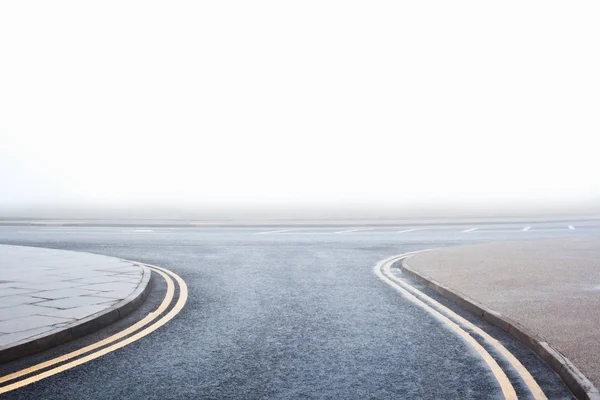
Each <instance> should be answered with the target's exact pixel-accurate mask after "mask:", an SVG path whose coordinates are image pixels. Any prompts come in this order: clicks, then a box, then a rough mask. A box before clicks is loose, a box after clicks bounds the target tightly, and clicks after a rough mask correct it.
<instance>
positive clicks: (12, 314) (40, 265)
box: [0, 245, 148, 362]
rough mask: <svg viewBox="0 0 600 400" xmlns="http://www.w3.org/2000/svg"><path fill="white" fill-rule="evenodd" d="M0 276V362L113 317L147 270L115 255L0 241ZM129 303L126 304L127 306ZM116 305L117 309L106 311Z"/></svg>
mask: <svg viewBox="0 0 600 400" xmlns="http://www.w3.org/2000/svg"><path fill="white" fill-rule="evenodd" d="M146 273H147V272H146ZM0 276H1V277H2V279H1V280H0V356H1V357H0V362H3V361H6V360H11V359H14V358H16V357H20V356H22V355H23V354H26V353H27V352H29V353H32V352H35V351H40V349H42V348H48V347H51V346H52V345H55V344H58V343H62V342H64V341H67V340H71V339H72V338H73V337H78V335H79V336H81V335H85V334H87V333H89V332H92V331H94V330H96V329H99V328H101V327H103V326H105V325H106V324H109V323H111V322H113V321H115V320H116V319H118V318H119V317H120V315H121V310H124V309H125V308H123V307H121V305H122V301H123V300H124V299H126V298H128V297H129V296H130V295H131V294H132V293H134V292H135V290H136V289H137V287H138V286H139V284H140V283H141V282H142V280H143V279H144V277H145V276H148V275H145V274H144V268H142V267H141V266H138V265H137V264H136V263H132V262H129V261H125V260H120V259H117V258H112V257H106V256H101V255H96V254H90V253H78V252H70V251H63V250H53V249H42V248H35V247H23V246H10V245H0ZM134 303H135V302H131V303H128V304H127V306H128V307H130V308H131V307H132V305H133V304H134ZM135 304H137V303H135ZM116 305H119V307H120V308H119V309H118V310H117V309H114V310H112V311H109V310H110V309H111V308H114V306H116ZM133 308H135V306H133ZM124 312H125V313H127V311H124ZM90 316H93V318H91V319H90V318H89V317H90ZM84 321H85V322H84ZM48 335H50V336H48ZM27 338H31V343H27ZM46 339H47V340H46ZM17 343H18V346H17V347H14V345H17ZM11 344H13V346H11ZM40 344H41V347H40ZM24 346H25V347H24ZM27 346H30V347H27ZM44 346H45V347H44ZM24 349H29V350H24ZM24 351H25V352H24ZM27 354H28V353H27ZM2 360H3V361H2Z"/></svg>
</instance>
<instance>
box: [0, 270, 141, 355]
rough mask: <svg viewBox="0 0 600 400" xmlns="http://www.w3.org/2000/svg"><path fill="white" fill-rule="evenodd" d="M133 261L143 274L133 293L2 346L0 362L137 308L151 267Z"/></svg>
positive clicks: (74, 335)
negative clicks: (72, 321)
mask: <svg viewBox="0 0 600 400" xmlns="http://www.w3.org/2000/svg"><path fill="white" fill-rule="evenodd" d="M129 262H131V261H129ZM133 264H134V265H136V266H138V267H140V268H142V270H143V275H142V280H141V282H140V283H139V285H138V286H137V288H136V289H135V290H134V291H133V293H131V294H130V295H129V296H127V298H125V299H123V300H122V301H120V302H119V303H117V304H115V305H113V306H112V307H110V308H107V309H106V310H103V311H100V312H99V313H96V314H93V315H90V316H88V317H87V318H84V319H82V320H80V321H78V322H77V323H76V324H74V325H71V326H68V327H65V328H62V329H57V330H54V331H51V332H44V333H42V334H40V335H38V336H33V337H31V338H27V339H25V340H23V341H21V342H18V343H17V344H14V345H11V347H8V348H5V349H2V348H0V364H2V363H6V362H9V361H12V360H15V359H17V358H21V357H24V356H28V355H31V354H34V353H39V352H41V351H44V350H48V349H50V348H52V347H55V346H58V345H60V344H63V343H66V342H68V341H71V340H74V339H77V338H80V337H82V336H85V335H87V334H90V333H92V332H95V331H98V330H100V329H102V328H104V327H106V326H108V325H110V324H112V323H113V322H115V321H117V320H119V319H121V318H123V317H125V316H127V315H128V314H130V313H131V312H132V311H134V310H135V309H136V308H138V307H139V306H140V305H141V304H142V303H143V302H144V300H146V298H147V297H148V294H149V293H150V290H151V288H152V271H150V269H149V268H147V267H144V266H142V265H140V264H138V263H133Z"/></svg>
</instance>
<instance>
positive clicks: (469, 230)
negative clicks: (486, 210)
mask: <svg viewBox="0 0 600 400" xmlns="http://www.w3.org/2000/svg"><path fill="white" fill-rule="evenodd" d="M477 229H479V228H471V229H465V230H464V231H463V232H464V233H467V232H473V231H476V230H477Z"/></svg>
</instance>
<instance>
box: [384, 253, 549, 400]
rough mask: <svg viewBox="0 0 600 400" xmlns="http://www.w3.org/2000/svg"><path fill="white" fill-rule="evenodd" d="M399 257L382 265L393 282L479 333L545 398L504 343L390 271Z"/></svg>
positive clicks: (535, 394)
mask: <svg viewBox="0 0 600 400" xmlns="http://www.w3.org/2000/svg"><path fill="white" fill-rule="evenodd" d="M400 258H403V256H397V257H394V258H393V259H392V260H390V261H388V262H387V263H385V264H384V266H383V269H384V272H385V273H386V274H387V275H389V278H391V279H392V280H393V281H394V282H396V283H398V284H400V285H402V286H403V287H404V288H406V289H408V290H409V291H411V292H413V293H416V294H417V296H418V297H420V298H422V299H424V300H426V301H427V302H428V303H430V304H431V305H433V306H434V307H436V308H437V309H438V310H441V311H442V312H443V313H444V314H446V315H448V316H449V317H450V318H451V319H453V320H454V321H457V322H458V323H460V324H462V325H463V326H467V327H468V328H469V329H471V330H473V331H474V332H476V333H477V334H478V335H480V336H481V337H482V338H483V339H484V340H485V341H486V342H487V343H489V344H490V345H491V346H492V347H493V348H494V349H496V351H498V352H499V353H500V354H501V355H502V356H503V357H504V359H505V360H506V361H508V363H509V364H510V365H511V366H512V367H513V368H514V369H515V370H516V371H517V373H518V374H519V375H520V376H521V379H522V380H523V382H525V384H526V385H527V387H528V389H529V391H530V392H531V394H532V396H533V398H534V399H536V400H546V399H547V397H546V395H545V394H544V391H543V390H542V388H541V387H540V386H539V385H538V383H537V382H536V380H535V378H534V377H533V376H531V373H530V372H529V371H528V370H527V368H525V367H524V366H523V364H521V362H520V361H519V360H518V359H517V358H516V357H515V356H514V355H513V354H512V353H511V352H510V351H508V349H507V348H506V347H504V345H503V344H502V343H500V342H499V341H498V340H497V339H495V338H493V337H492V336H490V335H489V334H488V333H487V332H485V331H484V330H483V329H481V328H479V327H478V326H477V325H475V324H473V323H471V322H470V321H468V320H466V319H465V318H463V317H461V316H460V315H458V314H456V313H455V312H454V311H452V310H450V309H449V308H448V307H446V306H444V305H443V304H441V303H439V302H438V301H436V300H434V299H432V298H431V297H429V296H427V295H426V294H425V293H423V292H421V291H419V290H418V289H416V288H414V287H413V286H411V285H409V284H408V283H406V282H404V281H403V280H401V279H400V278H398V277H396V276H395V275H394V274H393V273H392V271H391V266H392V263H394V262H395V261H396V260H398V259H400Z"/></svg>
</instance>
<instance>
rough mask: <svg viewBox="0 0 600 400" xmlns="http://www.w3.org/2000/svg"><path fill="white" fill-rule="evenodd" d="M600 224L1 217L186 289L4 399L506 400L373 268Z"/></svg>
mask: <svg viewBox="0 0 600 400" xmlns="http://www.w3.org/2000/svg"><path fill="white" fill-rule="evenodd" d="M598 235H600V221H570V222H544V223H542V222H532V223H510V224H493V225H477V224H471V225H439V226H432V225H428V226H404V227H403V226H397V227H389V226H388V227H344V228H335V227H322V228H317V227H305V228H298V227H280V228H260V227H252V228H192V227H190V228H168V227H148V228H144V227H104V228H103V227H85V226H83V227H48V226H44V227H36V226H0V243H4V244H18V245H28V246H41V247H49V248H57V249H67V250H77V251H86V252H91V253H98V254H106V255H109V256H116V257H122V258H127V259H130V260H136V261H141V262H145V263H149V264H153V265H158V266H161V267H164V268H167V269H168V270H170V271H173V272H175V273H176V274H178V275H179V276H180V277H181V278H183V280H184V281H185V283H186V284H187V287H188V290H189V297H188V301H187V304H186V305H185V307H184V308H183V309H182V310H181V312H180V313H179V314H177V315H176V316H175V318H173V319H172V320H170V321H169V322H167V323H166V324H165V325H164V326H162V327H160V328H159V329H157V330H156V331H154V332H152V333H151V334H149V335H148V336H145V337H143V338H141V339H140V340H137V341H135V342H133V343H131V344H129V345H128V346H126V347H123V348H120V349H118V350H115V351H113V352H109V353H108V354H106V355H104V356H102V357H100V358H98V359H95V360H92V361H90V362H87V363H83V364H82V365H79V366H77V367H75V368H72V369H68V370H66V371H64V372H61V373H59V374H56V375H53V376H50V377H48V378H46V379H43V380H40V381H38V382H35V383H32V384H30V385H28V386H24V387H22V388H20V389H17V390H14V391H11V392H8V393H5V394H3V395H0V397H2V398H6V399H197V398H198V399H199V398H202V399H205V398H206V399H209V398H215V399H217V398H218V399H223V398H237V399H255V398H343V399H354V398H356V399H365V398H377V399H383V398H436V399H454V398H460V399H469V398H471V399H485V398H493V399H496V398H503V391H502V390H501V386H500V385H499V383H498V380H497V379H496V377H495V375H494V374H493V373H492V370H491V369H490V367H489V365H487V364H486V363H485V362H484V360H483V359H482V357H481V356H480V354H478V353H477V352H476V351H475V350H474V348H473V346H471V345H469V343H467V342H466V341H465V340H464V339H463V338H461V336H460V335H457V334H456V332H454V331H453V330H452V329H449V328H448V326H447V325H445V324H444V323H442V322H441V321H440V319H439V318H436V317H434V316H433V315H432V314H431V312H428V311H427V310H426V309H424V308H423V307H420V306H418V305H417V304H415V303H414V302H413V301H409V299H408V298H407V297H404V296H402V295H401V294H400V293H399V292H398V291H397V290H394V289H393V288H392V287H390V286H389V285H386V283H385V282H383V281H382V280H381V279H379V278H378V277H377V275H376V274H375V273H374V267H375V265H376V264H377V263H378V262H379V261H381V260H382V259H384V258H386V257H389V256H393V255H396V254H401V253H406V252H410V251H415V250H421V249H428V248H436V247H442V246H450V245H458V244H469V243H481V242H488V241H498V240H531V239H542V238H557V237H590V236H598ZM396 272H397V273H398V274H400V272H398V271H396ZM155 278H156V277H155ZM407 282H408V283H410V284H411V285H413V286H414V287H415V288H417V289H420V290H422V291H423V292H424V293H426V294H429V295H430V296H432V297H434V298H436V299H437V300H438V301H440V302H441V303H443V304H446V305H448V306H449V307H450V308H451V309H453V310H455V311H456V312H457V313H458V314H460V315H462V316H463V317H465V318H467V319H468V320H470V321H472V322H474V323H475V324H476V325H477V326H479V327H481V328H483V329H484V330H485V331H486V332H488V333H489V334H490V335H492V336H493V337H494V338H496V339H498V340H499V341H500V342H501V343H502V344H503V345H504V346H505V347H506V349H508V350H509V351H510V352H511V353H512V354H514V356H515V357H516V358H517V359H518V360H519V361H520V362H521V363H522V365H523V366H524V367H525V368H526V369H527V370H528V371H529V372H530V373H531V375H532V376H533V378H534V379H535V380H536V381H537V383H538V384H539V386H540V387H541V388H542V390H543V391H544V393H545V395H546V396H547V397H548V398H571V397H570V396H571V395H570V393H569V391H568V390H567V389H566V387H565V386H564V384H563V383H562V381H561V380H560V378H559V377H558V376H557V375H556V374H554V372H552V371H551V369H550V368H549V367H548V366H546V365H545V364H544V363H543V362H542V361H541V360H540V359H539V358H538V357H537V356H535V355H534V354H533V353H532V352H530V351H529V350H528V349H526V348H525V347H524V346H522V345H521V344H519V343H517V342H515V341H514V340H512V339H511V338H510V337H507V335H505V334H504V333H503V332H501V331H499V330H498V329H496V328H494V327H492V326H490V325H489V324H487V323H485V322H484V321H481V320H479V319H478V318H476V317H474V316H472V315H470V314H468V313H465V312H462V311H461V310H459V309H457V308H456V307H455V306H453V305H452V303H448V302H447V301H445V300H444V299H440V298H438V297H436V296H435V294H433V293H430V292H429V291H427V289H425V288H422V287H421V286H419V285H418V284H417V283H415V282H411V281H409V280H407ZM178 290H181V289H178ZM165 293H166V284H165V282H164V281H163V280H161V279H154V287H153V289H152V292H151V295H150V296H149V298H148V300H147V301H146V302H145V303H144V304H143V306H142V307H141V308H140V309H138V310H137V311H136V312H135V313H134V314H132V315H130V316H129V317H127V318H125V319H123V320H121V321H119V322H118V323H116V324H114V325H111V326H110V327H108V328H106V329H103V330H101V331H99V332H98V333H96V334H93V335H89V336H87V337H85V338H82V339H80V340H77V341H73V342H70V343H68V344H66V345H62V346H59V347H57V348H55V349H53V350H50V351H48V352H45V353H42V354H39V355H36V356H34V357H28V358H25V359H21V360H18V361H15V362H12V363H9V364H5V365H1V366H0V376H3V375H6V374H8V373H11V372H14V371H19V370H22V369H23V368H26V367H28V366H30V365H34V364H36V363H39V362H41V361H44V360H48V359H51V358H53V357H56V356H60V355H61V354H65V353H67V352H69V351H71V350H74V349H78V348H81V347H82V346H84V345H87V344H90V343H94V342H96V341H98V340H99V339H102V338H106V337H107V336H109V335H110V334H112V333H115V332H119V331H120V330H122V329H124V328H126V327H127V326H130V325H131V324H133V323H135V322H136V321H138V320H140V319H141V318H143V317H145V316H146V315H148V313H150V312H151V311H153V310H154V309H155V308H156V307H157V306H158V304H159V303H160V302H161V300H162V299H163V298H164V297H165ZM476 339H477V340H478V341H480V340H479V338H476ZM484 347H485V348H486V350H488V351H489V353H490V354H491V355H492V356H493V358H494V359H496V360H497V362H498V364H499V365H500V367H501V368H502V370H503V371H504V372H505V373H506V376H507V377H508V379H509V380H510V383H511V384H512V386H513V387H514V391H515V392H516V394H517V395H518V397H519V398H533V395H532V393H531V392H530V391H529V390H528V388H527V385H526V384H525V383H524V382H523V380H522V379H520V378H519V375H518V374H517V373H516V371H515V370H514V369H512V368H511V367H510V365H508V364H507V363H506V362H505V361H503V359H502V358H501V357H500V356H499V355H498V354H496V353H495V352H494V350H493V349H490V348H488V347H487V346H486V345H484Z"/></svg>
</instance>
